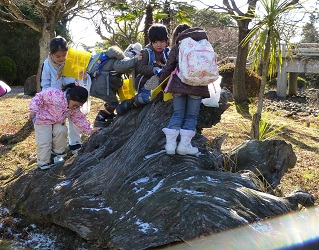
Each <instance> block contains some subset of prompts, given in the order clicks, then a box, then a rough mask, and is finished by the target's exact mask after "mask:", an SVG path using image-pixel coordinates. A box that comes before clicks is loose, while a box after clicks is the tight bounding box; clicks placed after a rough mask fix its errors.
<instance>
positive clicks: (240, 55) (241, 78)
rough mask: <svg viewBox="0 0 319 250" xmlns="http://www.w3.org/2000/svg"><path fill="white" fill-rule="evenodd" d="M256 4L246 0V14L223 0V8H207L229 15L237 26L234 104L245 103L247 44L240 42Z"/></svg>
mask: <svg viewBox="0 0 319 250" xmlns="http://www.w3.org/2000/svg"><path fill="white" fill-rule="evenodd" d="M199 2H201V1H199ZM239 2H240V4H241V5H242V1H238V3H239ZM257 2H258V0H248V1H247V11H246V13H244V12H243V11H242V10H241V9H240V7H241V6H237V4H236V3H235V1H234V0H223V6H220V5H217V4H214V5H210V6H208V8H211V9H216V10H222V11H224V12H225V13H227V14H229V15H230V16H231V17H232V18H233V19H234V20H235V21H236V23H237V26H238V40H237V41H238V47H237V59H236V64H235V70H234V76H233V95H234V99H235V101H236V103H246V102H247V92H246V88H245V74H243V72H245V71H246V62H247V55H248V44H246V45H245V46H241V45H240V44H241V41H242V40H243V39H244V38H245V37H246V35H247V34H248V33H249V28H248V26H249V24H250V22H251V21H252V19H253V17H254V15H255V10H256V4H257ZM203 4H204V3H203Z"/></svg>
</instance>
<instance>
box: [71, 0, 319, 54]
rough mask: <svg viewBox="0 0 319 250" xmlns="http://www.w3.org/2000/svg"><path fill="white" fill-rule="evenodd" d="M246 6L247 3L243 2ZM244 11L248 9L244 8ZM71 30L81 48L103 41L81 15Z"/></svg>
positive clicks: (308, 1) (310, 3)
mask: <svg viewBox="0 0 319 250" xmlns="http://www.w3.org/2000/svg"><path fill="white" fill-rule="evenodd" d="M187 1H188V2H192V3H193V4H195V5H196V6H197V8H203V7H205V6H204V5H203V4H200V3H199V1H196V0H187ZM201 2H202V3H205V4H210V5H211V4H212V0H201ZM213 2H214V4H216V5H217V4H218V5H222V0H214V1H213ZM236 2H243V0H236ZM245 2H247V1H245ZM302 2H305V3H304V6H305V7H306V8H307V9H309V10H313V9H315V2H316V0H303V1H302ZM243 6H244V7H245V4H243ZM243 11H246V9H244V10H243ZM69 30H70V33H71V36H72V40H73V42H74V45H73V46H72V47H74V48H78V49H81V48H82V46H81V44H82V43H83V44H85V45H87V46H94V45H95V43H96V42H97V41H101V38H100V37H99V36H98V35H97V34H96V32H95V30H94V25H93V24H92V23H91V21H89V20H86V19H82V18H79V17H76V18H74V19H73V20H72V21H71V22H70V24H69Z"/></svg>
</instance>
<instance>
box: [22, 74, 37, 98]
mask: <svg viewBox="0 0 319 250" xmlns="http://www.w3.org/2000/svg"><path fill="white" fill-rule="evenodd" d="M36 93H37V76H36V75H33V76H29V77H28V78H27V80H26V81H25V83H24V94H25V95H29V96H34V95H35V94H36Z"/></svg>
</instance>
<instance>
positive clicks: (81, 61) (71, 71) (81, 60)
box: [62, 48, 91, 79]
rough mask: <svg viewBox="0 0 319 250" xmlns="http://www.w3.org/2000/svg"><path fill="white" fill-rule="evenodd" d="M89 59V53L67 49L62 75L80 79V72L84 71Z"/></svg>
mask: <svg viewBox="0 0 319 250" xmlns="http://www.w3.org/2000/svg"><path fill="white" fill-rule="evenodd" d="M90 58H91V53H90V52H87V51H82V50H77V49H73V48H69V50H68V54H67V56H66V61H65V64H64V67H63V71H62V75H63V76H67V77H71V78H75V79H82V74H81V72H85V71H86V68H87V66H88V64H89V61H90Z"/></svg>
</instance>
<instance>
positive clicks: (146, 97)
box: [137, 86, 151, 104]
mask: <svg viewBox="0 0 319 250" xmlns="http://www.w3.org/2000/svg"><path fill="white" fill-rule="evenodd" d="M137 100H138V102H139V103H140V104H148V103H151V91H150V90H147V89H145V88H144V86H143V87H141V88H140V89H139V91H138V95H137Z"/></svg>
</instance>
